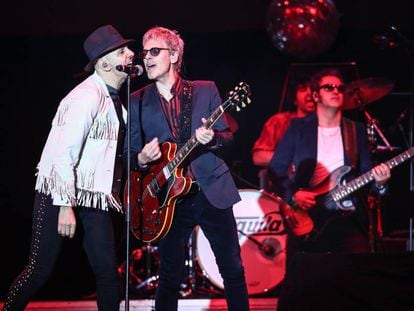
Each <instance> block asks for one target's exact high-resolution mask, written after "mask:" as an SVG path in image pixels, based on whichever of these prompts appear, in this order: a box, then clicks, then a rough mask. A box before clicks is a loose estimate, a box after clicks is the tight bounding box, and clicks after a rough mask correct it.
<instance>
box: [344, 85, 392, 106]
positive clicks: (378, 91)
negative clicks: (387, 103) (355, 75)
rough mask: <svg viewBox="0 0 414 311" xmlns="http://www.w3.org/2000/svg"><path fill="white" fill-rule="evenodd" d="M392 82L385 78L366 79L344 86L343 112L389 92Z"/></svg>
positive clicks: (368, 102) (370, 101)
mask: <svg viewBox="0 0 414 311" xmlns="http://www.w3.org/2000/svg"><path fill="white" fill-rule="evenodd" d="M393 87H394V82H392V81H391V80H389V79H386V78H366V79H362V80H356V81H353V82H351V83H349V84H348V85H347V86H346V89H345V93H344V106H343V109H344V110H348V109H355V108H360V107H361V106H363V105H366V104H370V103H372V102H374V101H376V100H378V99H380V98H382V97H384V96H385V95H387V94H388V93H389V92H391V90H392V88H393Z"/></svg>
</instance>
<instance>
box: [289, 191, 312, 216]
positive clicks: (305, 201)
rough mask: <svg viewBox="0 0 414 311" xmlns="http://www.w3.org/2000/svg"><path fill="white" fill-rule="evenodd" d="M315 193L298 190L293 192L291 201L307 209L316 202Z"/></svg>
mask: <svg viewBox="0 0 414 311" xmlns="http://www.w3.org/2000/svg"><path fill="white" fill-rule="evenodd" d="M315 197H316V193H313V192H310V191H305V190H299V191H297V192H295V194H294V195H293V201H294V204H295V205H297V206H299V207H300V208H301V209H303V210H305V211H306V210H308V209H310V208H312V207H314V206H315V204H316V200H315Z"/></svg>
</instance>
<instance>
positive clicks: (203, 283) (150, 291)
mask: <svg viewBox="0 0 414 311" xmlns="http://www.w3.org/2000/svg"><path fill="white" fill-rule="evenodd" d="M393 86H394V83H393V82H392V81H390V80H388V79H385V78H367V79H362V80H357V81H354V82H351V83H349V84H348V85H347V87H346V89H345V93H344V106H343V110H352V109H361V111H362V112H363V113H364V115H365V117H366V120H367V131H368V134H369V135H368V138H369V142H370V143H371V145H372V146H373V152H375V151H378V150H386V151H393V150H394V149H395V148H396V147H392V146H391V145H390V144H389V142H388V140H387V139H386V138H385V136H384V134H383V133H382V131H381V129H380V128H379V127H378V122H377V120H376V119H375V118H373V117H372V116H371V115H370V114H369V113H368V111H367V110H366V105H369V104H371V103H373V102H375V101H377V100H379V99H381V98H382V97H384V96H385V95H387V94H388V93H390V92H391V90H392V88H393ZM377 135H379V137H380V138H381V139H382V142H383V143H384V144H385V146H378V145H377V144H376V141H377V139H376V136H377ZM239 194H240V196H241V198H242V200H241V201H240V202H238V203H237V204H235V205H234V207H233V211H234V216H235V219H236V222H237V228H238V233H239V243H240V247H241V257H242V260H243V264H244V268H245V275H246V283H247V290H248V293H249V295H259V296H260V295H264V294H266V293H268V292H269V291H271V290H273V289H275V288H277V286H278V285H279V284H280V283H281V281H282V279H283V277H284V274H285V262H286V253H285V247H286V231H285V228H284V225H283V220H282V215H281V214H280V210H279V206H280V201H281V199H280V198H278V197H276V196H274V195H271V194H268V193H267V192H264V191H258V190H252V189H241V190H239ZM377 203H378V202H376V204H377ZM377 219H378V218H377ZM380 225H381V224H380V223H377V229H376V230H377V231H378V232H380V230H381V228H380ZM371 233H372V239H373V236H374V235H375V232H371ZM187 248H188V249H187V260H186V262H185V265H186V268H187V269H186V271H187V272H186V274H187V275H186V276H185V277H184V281H183V284H182V286H181V287H182V290H181V291H180V294H181V296H182V297H188V296H193V295H197V294H210V295H217V294H218V295H222V294H223V292H224V291H223V289H224V285H223V279H222V278H221V275H220V273H219V270H218V267H217V265H216V262H215V258H214V254H213V252H212V250H211V247H210V244H209V242H208V240H207V238H206V237H205V235H204V233H203V231H202V229H201V228H198V227H197V228H196V229H195V230H194V232H193V235H192V237H191V239H190V241H189V243H188V247H187ZM158 268H159V254H158V247H157V246H156V245H151V243H147V245H145V246H143V247H141V248H137V249H135V250H134V251H133V252H132V254H131V266H130V275H131V278H130V288H131V289H132V294H133V295H135V296H139V297H146V298H148V297H152V296H153V295H154V294H155V290H156V288H157V286H158ZM118 272H119V275H120V276H121V278H125V273H126V271H125V265H124V264H123V265H121V266H120V267H119V268H118Z"/></svg>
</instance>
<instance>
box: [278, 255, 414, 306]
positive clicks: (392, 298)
mask: <svg viewBox="0 0 414 311" xmlns="http://www.w3.org/2000/svg"><path fill="white" fill-rule="evenodd" d="M286 282H287V284H286V285H287V288H288V289H289V291H288V292H287V293H286V292H285V294H286V297H285V298H287V299H283V301H284V303H283V306H284V307H283V310H285V309H286V310H295V311H299V310H300V311H307V310H309V311H321V310H344V311H345V310H346V311H357V310H361V311H362V310H364V311H366V310H390V311H408V310H410V311H412V310H414V253H393V254H387V253H370V254H305V253H302V254H298V255H297V256H296V257H295V258H294V261H293V263H292V266H291V269H290V270H289V271H288V278H287V280H286ZM280 299H282V297H280ZM279 310H282V306H281V308H279Z"/></svg>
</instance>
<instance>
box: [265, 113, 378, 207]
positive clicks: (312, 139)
mask: <svg viewBox="0 0 414 311" xmlns="http://www.w3.org/2000/svg"><path fill="white" fill-rule="evenodd" d="M351 122H353V121H351ZM343 123H344V122H343V120H342V122H341V130H342V137H344V125H343ZM355 125H356V142H355V143H356V148H357V163H356V168H355V170H354V171H355V173H356V174H357V175H358V176H359V175H360V174H362V173H365V172H367V171H368V170H370V169H371V168H372V161H371V154H370V151H369V148H368V140H367V136H366V128H365V126H364V125H363V124H362V123H355ZM317 137H318V118H317V116H316V113H313V114H311V115H310V116H307V117H305V118H297V119H293V120H292V122H291V124H290V126H289V128H288V129H287V131H286V133H285V135H284V136H283V138H282V139H281V141H280V143H279V144H278V146H277V148H276V150H275V153H274V155H273V158H272V160H271V161H270V164H269V174H270V176H271V178H272V181H273V185H274V192H275V193H276V194H277V195H279V196H281V197H282V198H283V199H284V200H286V201H287V202H289V201H290V200H291V198H292V195H293V194H294V193H295V192H296V191H297V190H298V189H299V188H309V182H310V179H311V177H312V175H313V173H314V170H315V166H316V157H317ZM343 152H344V160H345V163H344V164H345V165H351V163H350V160H349V159H348V156H347V154H346V152H345V150H344V151H343ZM291 163H293V164H294V167H295V174H294V176H293V178H292V179H289V177H288V171H289V168H290V165H291ZM355 177H356V176H355Z"/></svg>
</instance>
